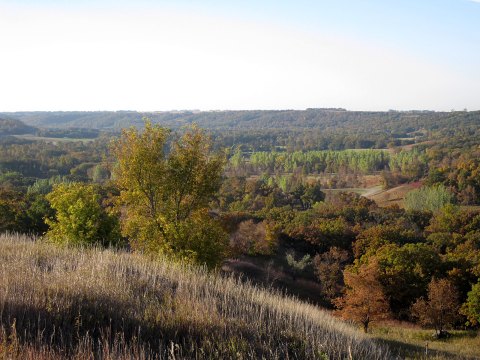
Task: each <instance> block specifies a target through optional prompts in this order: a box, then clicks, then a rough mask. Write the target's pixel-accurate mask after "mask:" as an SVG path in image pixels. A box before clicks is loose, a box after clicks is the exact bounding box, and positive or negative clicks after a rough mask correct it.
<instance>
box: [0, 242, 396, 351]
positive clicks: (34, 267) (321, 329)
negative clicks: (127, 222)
mask: <svg viewBox="0 0 480 360" xmlns="http://www.w3.org/2000/svg"><path fill="white" fill-rule="evenodd" d="M0 321H1V323H0V358H2V357H3V358H9V359H10V358H18V359H28V358H31V359H63V358H76V359H93V358H95V359H149V358H159V359H163V358H165V359H166V358H168V359H322V358H325V359H327V358H328V359H388V358H392V357H393V356H392V354H391V353H390V352H389V350H388V349H387V348H386V347H385V346H382V345H379V344H377V343H376V342H374V341H373V340H372V339H371V338H369V337H367V336H364V335H363V334H361V333H359V332H358V331H357V330H355V329H354V328H352V327H351V326H349V325H348V324H345V323H343V322H340V321H338V320H337V319H335V318H333V317H331V316H330V315H329V314H327V313H326V312H324V311H321V310H319V309H318V308H316V307H314V306H312V305H308V304H306V303H303V302H300V301H297V300H295V299H293V298H289V297H285V296H281V295H280V294H278V293H275V292H271V291H267V290H263V289H260V288H258V287H255V286H252V285H250V284H248V283H245V282H242V281H240V280H238V279H236V278H234V277H225V276H220V275H216V274H212V273H209V272H207V271H206V270H205V269H202V268H197V267H190V266H187V265H181V264H175V263H171V262H168V261H162V260H160V261H159V260H157V261H153V260H149V259H147V258H145V257H143V256H141V255H137V254H130V253H126V252H116V251H113V250H99V249H74V248H59V247H54V246H53V245H49V244H46V243H43V242H40V241H32V240H31V239H29V238H27V237H24V236H19V235H0Z"/></svg>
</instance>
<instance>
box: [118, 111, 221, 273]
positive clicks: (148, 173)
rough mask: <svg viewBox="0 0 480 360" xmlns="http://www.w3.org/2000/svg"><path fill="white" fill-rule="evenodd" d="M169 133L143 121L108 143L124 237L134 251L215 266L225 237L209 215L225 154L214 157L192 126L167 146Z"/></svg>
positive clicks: (207, 141) (206, 141) (206, 139)
mask: <svg viewBox="0 0 480 360" xmlns="http://www.w3.org/2000/svg"><path fill="white" fill-rule="evenodd" d="M169 136H170V132H169V130H167V129H165V128H163V127H161V126H158V125H153V124H152V123H151V122H150V121H148V120H147V121H146V123H145V128H144V129H143V131H139V130H137V129H136V128H130V129H127V130H124V131H123V133H122V136H121V137H120V139H119V140H117V141H116V142H115V143H114V144H113V150H114V154H115V155H116V157H117V162H118V164H117V166H116V169H115V172H114V176H115V180H116V183H117V185H118V187H119V189H120V196H119V199H118V200H119V201H118V205H119V208H120V211H121V225H122V232H123V235H125V236H127V237H128V238H129V239H130V244H131V246H132V248H133V249H134V250H138V251H142V252H147V253H161V254H163V255H167V256H171V257H175V258H181V259H187V260H193V261H196V262H198V263H201V264H206V265H207V266H208V267H215V266H216V265H218V264H219V263H220V261H221V260H222V259H223V258H224V256H225V252H226V248H227V234H226V233H225V231H224V230H223V229H222V227H221V226H220V223H219V222H218V220H217V219H215V218H214V217H213V216H212V215H211V214H210V213H209V204H210V202H211V200H212V199H213V197H214V196H215V194H216V192H217V191H218V189H219V187H220V185H221V179H222V173H223V166H224V164H225V155H224V154H223V153H214V152H213V151H212V148H211V141H210V139H209V137H208V136H207V135H206V134H205V132H204V131H203V130H201V129H199V128H198V127H196V126H195V125H194V126H191V127H189V128H188V129H186V131H185V133H184V134H183V135H182V136H181V137H179V138H176V139H173V140H172V141H171V142H169V141H168V140H169Z"/></svg>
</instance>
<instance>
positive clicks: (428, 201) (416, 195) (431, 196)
mask: <svg viewBox="0 0 480 360" xmlns="http://www.w3.org/2000/svg"><path fill="white" fill-rule="evenodd" d="M404 202H405V208H406V209H407V210H417V211H422V210H428V211H432V212H435V211H438V210H440V209H441V208H442V207H444V206H445V205H447V204H451V203H452V202H453V194H452V193H451V192H450V191H449V190H448V189H447V188H446V187H445V186H443V185H435V186H430V187H422V188H420V189H416V190H412V191H410V192H409V193H408V194H407V195H406V196H405V200H404Z"/></svg>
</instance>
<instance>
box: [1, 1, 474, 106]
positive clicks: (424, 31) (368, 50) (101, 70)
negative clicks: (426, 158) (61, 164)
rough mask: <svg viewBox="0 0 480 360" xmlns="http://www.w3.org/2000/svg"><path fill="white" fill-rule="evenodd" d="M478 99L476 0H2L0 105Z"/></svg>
mask: <svg viewBox="0 0 480 360" xmlns="http://www.w3.org/2000/svg"><path fill="white" fill-rule="evenodd" d="M307 107H345V108H347V109H351V110H388V109H398V110H402V109H433V110H450V109H458V110H459V109H463V108H468V109H469V110H475V109H480V1H472V0H397V1H390V0H363V1H361V0H316V1H314V0H295V1H293V0H286V1H281V0H276V1H273V0H265V1H261V0H256V1H254V0H233V1H228V0H223V1H220V0H205V1H201V0H197V1H195V0H190V1H188V0H175V1H174V0H171V1H161V0H158V1H154V0H150V1H148V0H140V1H138V0H137V1H133V0H132V1H128V0H123V1H122V0H120V1H118V0H117V1H108V0H97V1H93V0H84V1H75V0H70V1H65V0H36V1H34V0H30V1H28V0H16V1H13V0H12V1H8V0H0V111H19V110H122V109H123V110H141V111H148V110H173V109H202V110H215V109H304V108H307Z"/></svg>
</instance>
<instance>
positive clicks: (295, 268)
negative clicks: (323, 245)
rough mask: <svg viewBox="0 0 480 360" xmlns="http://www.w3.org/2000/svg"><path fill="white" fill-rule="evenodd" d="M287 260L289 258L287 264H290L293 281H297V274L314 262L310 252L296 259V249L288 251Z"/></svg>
mask: <svg viewBox="0 0 480 360" xmlns="http://www.w3.org/2000/svg"><path fill="white" fill-rule="evenodd" d="M285 260H287V264H288V265H289V266H290V269H291V272H292V279H293V281H295V280H296V279H297V276H298V275H299V274H301V273H302V271H304V270H305V268H306V267H307V266H309V265H310V264H311V262H312V261H311V259H310V255H309V254H307V255H305V256H303V257H302V258H301V259H299V260H296V259H295V252H294V251H290V252H288V253H287V255H286V256H285Z"/></svg>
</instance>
